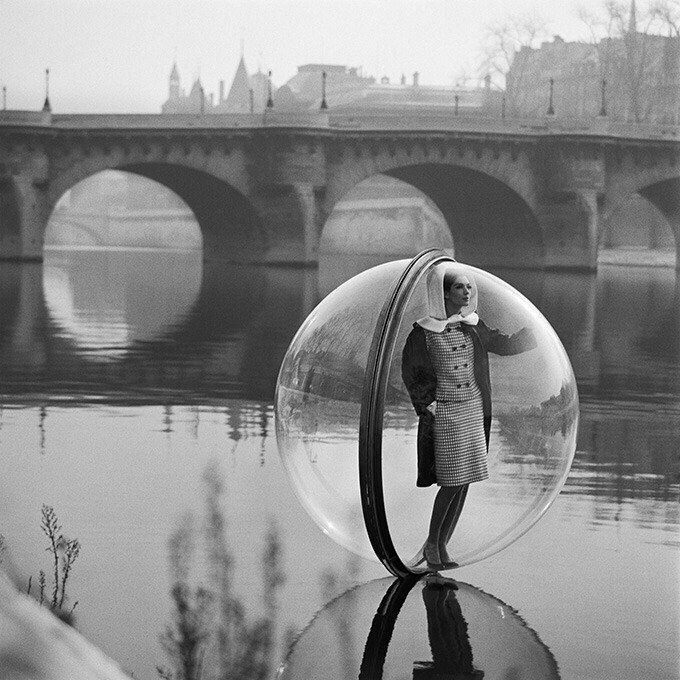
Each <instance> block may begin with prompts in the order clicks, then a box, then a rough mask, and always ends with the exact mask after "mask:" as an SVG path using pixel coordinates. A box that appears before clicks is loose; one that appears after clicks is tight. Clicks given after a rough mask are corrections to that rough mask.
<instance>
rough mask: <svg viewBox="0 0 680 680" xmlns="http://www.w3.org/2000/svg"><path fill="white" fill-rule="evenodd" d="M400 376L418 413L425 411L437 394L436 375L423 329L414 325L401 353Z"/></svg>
mask: <svg viewBox="0 0 680 680" xmlns="http://www.w3.org/2000/svg"><path fill="white" fill-rule="evenodd" d="M401 378H402V380H403V381H404V385H406V389H407V390H408V393H409V396H410V397H411V403H412V404H413V408H415V410H416V413H417V414H418V415H422V413H423V412H426V409H427V405H428V404H431V403H432V402H433V401H434V400H435V397H436V394H437V376H436V375H435V372H434V368H433V367H432V362H431V361H430V355H429V354H428V352H427V343H426V342H425V331H423V329H422V328H421V327H420V326H417V325H414V327H413V330H412V331H411V332H410V333H409V336H408V338H407V339H406V344H405V345H404V349H403V351H402V355H401Z"/></svg>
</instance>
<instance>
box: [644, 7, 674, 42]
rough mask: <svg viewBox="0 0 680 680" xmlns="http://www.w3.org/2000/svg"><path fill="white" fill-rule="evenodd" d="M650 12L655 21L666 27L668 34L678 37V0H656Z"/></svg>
mask: <svg viewBox="0 0 680 680" xmlns="http://www.w3.org/2000/svg"><path fill="white" fill-rule="evenodd" d="M650 12H651V14H652V16H653V17H654V19H655V20H656V22H657V23H659V24H660V25H661V26H662V27H665V28H666V29H668V31H669V33H670V35H672V36H674V37H676V38H678V37H680V0H656V2H654V3H653V4H652V6H651V7H650Z"/></svg>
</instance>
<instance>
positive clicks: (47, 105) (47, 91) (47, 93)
mask: <svg viewBox="0 0 680 680" xmlns="http://www.w3.org/2000/svg"><path fill="white" fill-rule="evenodd" d="M42 110H43V111H46V112H49V111H52V106H51V105H50V69H48V68H46V69H45V103H44V104H43V109H42Z"/></svg>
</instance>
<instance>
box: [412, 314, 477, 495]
mask: <svg viewBox="0 0 680 680" xmlns="http://www.w3.org/2000/svg"><path fill="white" fill-rule="evenodd" d="M425 340H426V343H427V350H428V354H429V355H430V360H431V361H432V366H433V368H434V371H435V373H436V375H437V409H436V413H435V418H434V457H435V469H436V472H437V484H439V486H454V485H457V484H469V483H471V482H480V481H482V480H483V479H487V478H488V477H489V472H488V469H487V450H486V438H485V436H484V412H483V408H482V394H481V391H480V389H479V386H478V385H477V382H476V381H475V375H474V348H473V345H472V340H471V339H470V338H469V336H467V335H465V333H463V331H462V330H461V329H460V322H455V323H451V324H448V325H447V326H446V328H445V330H444V331H443V332H442V333H435V332H434V331H429V330H425Z"/></svg>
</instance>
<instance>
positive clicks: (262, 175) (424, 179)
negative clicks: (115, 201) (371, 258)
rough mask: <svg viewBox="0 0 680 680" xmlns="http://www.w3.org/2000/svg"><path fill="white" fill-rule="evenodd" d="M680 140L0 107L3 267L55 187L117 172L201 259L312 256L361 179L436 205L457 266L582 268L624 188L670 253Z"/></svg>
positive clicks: (581, 129) (396, 121)
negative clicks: (141, 187)
mask: <svg viewBox="0 0 680 680" xmlns="http://www.w3.org/2000/svg"><path fill="white" fill-rule="evenodd" d="M679 134H680V130H679V129H678V128H677V127H673V126H661V125H655V126H648V125H629V124H616V123H609V122H608V121H607V120H606V119H599V120H594V121H587V122H585V123H584V122H582V121H557V120H551V119H549V118H544V119H541V120H508V119H485V118H460V117H456V116H453V115H452V114H451V113H447V114H430V115H425V116H412V115H410V116H409V115H401V114H400V113H399V112H398V111H395V113H394V115H392V116H385V115H380V116H375V115H371V114H366V113H361V114H359V113H357V114H356V115H348V114H342V115H340V114H333V113H330V114H327V113H324V114H314V115H309V114H302V115H290V114H278V113H275V112H267V113H266V114H264V115H261V114H258V115H245V114H244V115H206V116H200V115H197V116H190V115H165V116H163V115H147V116H141V115H120V116H114V115H109V116H107V115H102V116H96V115H80V116H79V115H64V116H56V115H55V116H51V115H50V114H44V115H43V114H29V113H22V112H12V111H8V112H0V149H2V156H3V162H2V163H1V164H0V257H4V258H19V259H22V258H25V259H31V258H34V259H35V258H38V259H39V258H41V257H42V247H43V239H44V231H45V226H46V224H47V221H48V219H49V216H50V214H51V213H52V211H53V209H54V206H55V205H56V203H57V201H58V200H59V198H60V197H61V196H62V195H63V194H64V192H65V191H67V190H68V189H69V188H71V187H72V186H74V185H75V184H76V183H77V182H79V181H80V180H82V179H85V178H86V177H89V176H91V175H93V174H95V173H97V172H100V171H102V170H107V169H118V170H123V171H128V172H132V173H137V174H139V175H143V176H145V177H149V178H151V179H154V180H156V181H158V182H160V183H162V184H164V185H165V186H167V187H169V188H170V189H172V190H173V191H174V192H175V193H177V194H178V195H179V196H180V197H181V198H182V199H183V200H184V201H185V202H186V203H187V204H188V205H189V207H190V208H191V210H192V211H193V213H194V214H195V216H196V218H197V220H198V223H199V225H200V227H201V230H202V234H203V242H204V250H205V253H206V255H207V256H209V257H212V256H215V257H221V258H224V259H230V260H236V261H242V260H250V261H253V260H254V261H267V262H316V261H317V253H318V243H319V238H320V235H321V231H322V230H323V228H324V225H325V224H326V220H327V218H328V216H329V215H330V214H331V212H332V211H333V208H334V206H335V205H336V204H337V203H338V202H339V201H340V200H341V199H342V197H343V196H345V195H346V194H347V192H348V191H349V190H350V189H351V188H352V187H354V186H355V185H357V184H358V183H360V182H361V181H363V180H364V179H367V178H370V177H373V176H375V175H377V174H384V175H388V176H391V177H395V178H397V179H400V180H403V181H405V182H408V183H410V184H412V185H413V186H415V187H416V188H418V189H420V190H421V191H423V192H424V193H425V194H426V195H427V196H428V197H429V198H430V199H431V200H432V201H433V202H434V203H435V205H436V206H437V207H438V208H439V210H441V212H442V214H443V216H444V218H445V220H446V222H447V224H448V226H449V228H450V229H451V232H452V234H453V241H454V244H455V248H456V254H457V257H458V258H459V259H461V260H465V261H467V262H469V263H471V264H475V265H481V266H503V265H504V266H524V267H543V266H548V267H558V268H559V267H564V268H582V269H594V268H595V267H596V263H597V246H598V242H599V240H600V238H601V235H600V229H601V224H602V222H603V219H604V217H605V216H606V215H608V214H610V213H611V212H612V211H614V210H615V209H616V208H617V206H619V205H620V204H621V203H622V202H623V201H625V200H626V199H627V198H629V197H630V196H632V195H634V194H640V195H642V196H643V197H644V198H646V199H647V200H648V201H649V202H651V203H652V204H653V205H654V206H656V207H657V208H658V209H659V210H660V211H661V213H662V214H663V215H664V216H665V217H666V219H667V220H668V223H669V225H670V228H671V230H672V231H673V233H674V235H675V240H676V247H678V246H677V244H680V236H679V235H680V198H679V196H680V170H679V168H678V156H679V153H680V137H679ZM225 216H228V220H227V219H225ZM391 236H393V235H392V234H390V233H384V234H380V237H381V238H384V239H385V240H389V239H390V238H391ZM441 245H442V244H440V243H429V242H427V243H425V242H424V243H422V244H420V247H419V249H422V248H425V247H430V246H436V247H439V246H441ZM403 254H404V255H409V254H414V253H411V252H404V253H403ZM676 261H677V262H680V258H677V260H676Z"/></svg>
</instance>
